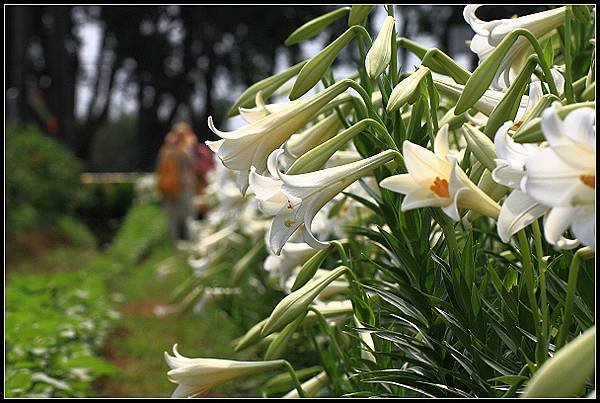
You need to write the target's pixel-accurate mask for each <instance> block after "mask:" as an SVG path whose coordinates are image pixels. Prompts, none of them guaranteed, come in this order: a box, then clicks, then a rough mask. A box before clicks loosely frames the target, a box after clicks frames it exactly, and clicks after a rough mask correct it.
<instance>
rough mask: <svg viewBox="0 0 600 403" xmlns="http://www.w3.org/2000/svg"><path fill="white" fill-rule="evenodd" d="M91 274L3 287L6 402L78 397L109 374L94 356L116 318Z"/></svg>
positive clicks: (33, 278)
mask: <svg viewBox="0 0 600 403" xmlns="http://www.w3.org/2000/svg"><path fill="white" fill-rule="evenodd" d="M90 269H91V268H84V269H82V270H79V271H76V272H65V273H56V274H53V275H46V276H40V275H18V276H13V277H12V278H11V281H10V283H9V285H8V286H7V287H6V295H5V297H6V312H5V314H6V316H5V321H6V322H5V334H4V337H5V354H6V356H5V360H6V373H5V388H6V389H5V391H6V395H7V396H8V397H23V396H28V397H81V396H85V395H86V394H87V393H88V392H89V389H90V381H91V380H92V379H94V378H96V377H98V376H99V375H102V374H108V373H112V372H113V371H115V368H114V367H113V366H112V365H110V364H109V363H107V362H106V361H104V360H102V359H100V358H98V357H97V356H96V355H95V351H96V350H97V349H98V348H99V347H100V345H101V343H102V340H103V338H104V336H105V335H106V332H107V330H108V328H109V326H110V325H111V323H112V322H113V321H114V319H115V318H116V312H114V311H112V310H111V309H110V305H111V302H110V300H109V298H108V291H107V289H106V286H105V284H104V281H103V279H102V277H101V276H98V275H94V273H93V270H90Z"/></svg>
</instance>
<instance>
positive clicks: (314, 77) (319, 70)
mask: <svg viewBox="0 0 600 403" xmlns="http://www.w3.org/2000/svg"><path fill="white" fill-rule="evenodd" d="M354 36H355V30H354V29H352V28H349V29H348V30H346V32H344V33H343V34H342V35H340V37H339V38H337V39H336V40H335V41H333V42H331V43H330V44H329V45H328V46H327V47H326V48H325V49H323V50H322V51H320V52H319V53H318V54H317V55H315V56H314V57H313V58H312V59H310V60H309V61H308V63H306V64H305V65H304V66H303V67H302V70H300V73H299V74H298V77H296V81H295V82H294V86H293V87H292V91H291V92H290V100H292V101H293V100H295V99H297V98H300V97H301V96H302V95H304V94H306V93H307V92H308V91H309V90H310V89H311V88H312V87H314V86H315V85H316V84H317V83H318V82H319V80H321V78H322V77H323V76H324V75H325V72H326V71H327V69H328V68H329V66H331V64H332V63H333V61H334V60H335V58H336V57H337V55H338V54H339V53H340V52H341V51H342V49H344V48H345V47H346V46H347V45H348V44H349V43H350V41H351V40H352V39H353V38H354Z"/></svg>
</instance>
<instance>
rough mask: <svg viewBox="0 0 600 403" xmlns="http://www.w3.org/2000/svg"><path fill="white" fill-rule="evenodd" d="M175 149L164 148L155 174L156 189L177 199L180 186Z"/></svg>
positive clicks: (166, 195)
mask: <svg viewBox="0 0 600 403" xmlns="http://www.w3.org/2000/svg"><path fill="white" fill-rule="evenodd" d="M177 160H178V158H177V152H175V150H172V149H170V150H164V152H163V153H161V157H160V160H159V161H158V167H157V170H156V174H157V176H158V178H157V179H158V180H157V182H158V191H159V192H160V193H161V194H162V195H163V196H164V197H166V198H168V199H177V198H178V197H179V193H180V192H181V188H182V181H181V173H180V172H179V163H178V161H177Z"/></svg>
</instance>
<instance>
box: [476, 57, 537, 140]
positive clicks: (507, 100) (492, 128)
mask: <svg viewBox="0 0 600 403" xmlns="http://www.w3.org/2000/svg"><path fill="white" fill-rule="evenodd" d="M537 63H538V58H537V56H535V55H532V56H530V57H529V59H527V62H526V63H525V66H524V67H523V70H521V72H520V73H519V75H518V76H517V78H516V79H515V81H513V82H512V84H511V85H510V87H509V88H508V91H507V92H506V95H504V97H503V98H502V100H501V101H500V102H499V103H498V105H496V107H495V108H494V110H493V111H492V113H491V114H490V116H489V119H488V121H487V123H486V125H485V134H486V135H487V136H488V137H490V138H492V137H494V135H495V134H496V131H497V130H498V128H499V127H500V126H502V124H503V123H504V122H506V121H508V120H514V118H515V116H516V115H517V111H518V110H519V106H520V105H521V98H522V97H523V93H524V92H525V89H526V88H527V84H529V80H530V78H531V74H532V73H533V70H534V69H535V66H536V65H537Z"/></svg>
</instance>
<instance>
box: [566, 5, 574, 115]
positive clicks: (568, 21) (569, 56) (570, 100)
mask: <svg viewBox="0 0 600 403" xmlns="http://www.w3.org/2000/svg"><path fill="white" fill-rule="evenodd" d="M571 13H572V10H571V6H566V7H565V42H564V46H565V49H564V50H565V96H566V98H567V102H568V103H570V104H572V103H573V102H575V97H574V96H573V86H572V82H573V78H572V75H571V73H572V71H571V70H572V66H573V64H572V63H573V58H572V49H571V47H572V45H573V42H572V41H571V36H572V29H571Z"/></svg>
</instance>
